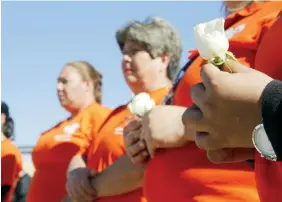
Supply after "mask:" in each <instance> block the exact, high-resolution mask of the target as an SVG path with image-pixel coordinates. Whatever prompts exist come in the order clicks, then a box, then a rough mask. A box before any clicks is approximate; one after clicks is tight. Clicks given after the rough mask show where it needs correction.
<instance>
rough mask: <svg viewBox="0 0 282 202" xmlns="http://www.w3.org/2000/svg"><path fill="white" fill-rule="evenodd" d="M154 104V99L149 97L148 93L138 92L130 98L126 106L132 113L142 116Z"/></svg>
mask: <svg viewBox="0 0 282 202" xmlns="http://www.w3.org/2000/svg"><path fill="white" fill-rule="evenodd" d="M155 106H156V104H155V101H154V100H152V99H151V97H150V95H149V94H148V93H139V94H138V95H136V96H135V97H134V98H133V99H132V101H131V102H130V103H129V104H128V106H127V107H128V109H129V110H130V112H131V113H132V114H134V115H136V116H139V117H142V116H144V115H145V114H146V113H148V112H149V111H150V110H151V109H153V108H154V107H155Z"/></svg>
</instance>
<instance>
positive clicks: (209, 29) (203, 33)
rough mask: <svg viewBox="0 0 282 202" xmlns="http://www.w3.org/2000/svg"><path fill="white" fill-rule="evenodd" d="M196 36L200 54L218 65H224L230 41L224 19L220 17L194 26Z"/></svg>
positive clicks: (229, 54)
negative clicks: (225, 29) (226, 33)
mask: <svg viewBox="0 0 282 202" xmlns="http://www.w3.org/2000/svg"><path fill="white" fill-rule="evenodd" d="M194 37H195V40H196V45H197V48H198V51H199V54H200V56H201V57H202V58H203V59H205V60H208V61H209V62H211V63H214V64H216V65H222V64H223V63H224V62H225V59H226V57H228V56H229V57H231V58H233V54H232V53H229V52H228V48H229V41H228V39H227V37H226V35H225V31H224V19H223V18H219V19H215V20H212V21H210V22H207V23H201V24H198V25H197V26H195V27H194Z"/></svg>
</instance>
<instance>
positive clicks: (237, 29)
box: [225, 24, 246, 39]
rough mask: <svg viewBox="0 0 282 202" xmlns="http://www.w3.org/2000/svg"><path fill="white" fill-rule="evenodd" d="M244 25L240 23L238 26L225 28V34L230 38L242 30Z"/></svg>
mask: <svg viewBox="0 0 282 202" xmlns="http://www.w3.org/2000/svg"><path fill="white" fill-rule="evenodd" d="M245 27H246V25H245V24H242V25H239V26H238V27H233V28H232V27H231V28H229V29H227V30H225V35H226V37H227V38H228V39H231V38H232V37H233V36H235V35H236V34H238V33H239V32H241V31H243V30H244V29H245Z"/></svg>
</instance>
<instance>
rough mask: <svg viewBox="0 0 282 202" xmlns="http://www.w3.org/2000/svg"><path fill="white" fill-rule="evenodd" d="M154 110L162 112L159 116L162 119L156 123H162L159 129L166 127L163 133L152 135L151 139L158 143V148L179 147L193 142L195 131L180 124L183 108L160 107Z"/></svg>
mask: <svg viewBox="0 0 282 202" xmlns="http://www.w3.org/2000/svg"><path fill="white" fill-rule="evenodd" d="M156 110H162V112H161V113H159V114H160V116H161V117H164V118H162V119H161V120H156V121H161V122H162V125H160V127H166V131H165V132H164V133H159V134H154V137H153V138H154V139H155V140H156V141H157V142H158V148H174V147H181V146H183V145H185V144H187V143H188V142H193V141H194V140H195V131H192V130H190V129H187V128H185V127H184V125H183V123H182V115H183V113H184V112H185V110H186V108H185V107H180V106H160V107H158V108H156ZM155 125H157V124H155ZM158 125H159V124H158ZM167 126H172V127H167ZM158 131H161V130H158Z"/></svg>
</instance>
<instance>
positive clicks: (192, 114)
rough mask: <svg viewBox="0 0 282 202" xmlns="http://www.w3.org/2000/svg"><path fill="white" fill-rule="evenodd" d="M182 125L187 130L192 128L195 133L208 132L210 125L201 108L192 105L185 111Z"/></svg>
mask: <svg viewBox="0 0 282 202" xmlns="http://www.w3.org/2000/svg"><path fill="white" fill-rule="evenodd" d="M182 123H183V125H184V126H185V127H187V128H192V129H193V130H195V131H202V132H207V131H208V125H207V123H206V120H205V118H204V116H203V114H202V112H201V110H200V109H199V108H197V107H196V106H195V105H191V106H190V107H189V108H187V109H186V110H185V112H184V113H183V115H182Z"/></svg>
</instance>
